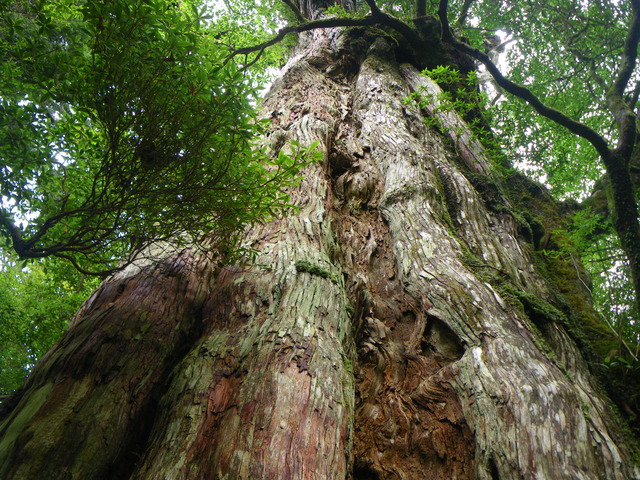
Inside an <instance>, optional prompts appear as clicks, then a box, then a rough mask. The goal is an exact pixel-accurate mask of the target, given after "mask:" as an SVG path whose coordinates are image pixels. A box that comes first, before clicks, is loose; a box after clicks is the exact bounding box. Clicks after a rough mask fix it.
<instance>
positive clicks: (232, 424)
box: [0, 1, 640, 479]
mask: <svg viewBox="0 0 640 480" xmlns="http://www.w3.org/2000/svg"><path fill="white" fill-rule="evenodd" d="M479 4H480V3H478V5H479ZM288 5H289V8H290V10H291V12H290V13H289V14H288V16H289V18H290V20H291V21H293V22H300V23H298V24H293V25H289V26H287V27H284V29H283V30H281V31H280V33H279V34H277V35H276V36H275V37H274V38H275V39H280V38H283V37H285V36H286V35H287V34H288V33H298V34H299V38H298V44H297V47H296V48H295V49H294V50H293V51H292V53H291V56H290V59H289V61H288V62H287V64H286V65H285V66H284V68H283V69H282V73H281V76H280V77H279V78H278V79H277V80H276V81H275V82H274V84H273V86H272V89H271V91H270V93H269V94H268V95H267V96H266V98H265V100H264V102H263V107H262V114H261V115H262V117H263V118H269V119H270V121H271V124H270V128H269V130H268V132H267V133H266V134H265V135H264V136H263V138H262V143H263V144H264V145H265V148H266V151H268V152H270V154H271V155H277V154H278V152H279V151H281V150H282V149H283V148H286V147H285V146H286V145H287V144H288V141H290V140H295V141H296V142H298V143H299V144H300V145H302V146H303V147H304V146H312V145H313V144H314V143H315V142H318V143H319V145H320V147H321V148H322V151H323V152H324V155H325V161H324V162H323V163H321V164H311V165H308V166H307V167H306V168H305V169H304V172H303V179H302V180H301V183H300V185H299V186H297V187H292V188H291V189H290V190H289V193H290V198H291V201H292V203H294V204H295V205H296V206H297V207H298V209H297V210H296V212H295V214H292V215H290V216H288V217H285V218H278V219H274V220H272V221H271V222H266V223H264V224H261V225H256V226H253V227H252V228H249V229H247V231H246V232H245V234H244V236H243V238H242V242H243V246H244V248H246V249H253V250H255V251H256V257H255V261H253V262H245V263H234V262H229V261H225V260H224V259H223V258H221V257H219V256H218V257H216V256H215V255H211V254H209V252H206V251H203V250H197V249H196V250H190V249H185V250H182V251H180V252H177V253H176V254H173V255H167V256H165V258H163V259H162V260H161V261H157V262H153V263H147V264H143V265H131V266H129V267H128V268H126V269H124V270H122V271H120V272H117V273H116V274H114V275H113V276H111V277H110V278H108V279H107V280H105V281H104V282H103V283H102V284H101V286H100V287H99V288H98V289H97V290H96V291H95V292H94V293H93V294H92V296H91V297H90V298H89V299H88V300H87V302H85V304H84V305H83V306H82V308H81V309H80V310H79V311H78V312H77V313H76V315H75V316H74V318H73V321H72V324H71V326H70V328H69V329H68V330H67V332H66V333H65V334H64V336H63V338H62V339H61V340H60V342H59V343H58V344H57V345H56V347H54V349H52V350H51V351H50V352H49V353H47V354H46V355H45V357H44V358H43V359H42V360H41V361H40V362H39V363H38V364H37V365H36V367H35V368H34V370H33V372H32V374H31V375H30V377H29V379H28V380H27V381H26V383H25V385H24V386H23V387H22V388H21V389H20V390H19V391H17V392H16V393H15V394H14V395H13V396H12V398H11V399H9V400H8V401H6V402H5V403H4V404H3V407H4V408H3V412H2V418H3V420H2V423H1V424H0V435H1V437H0V475H3V476H5V477H7V478H30V477H40V478H65V477H69V476H72V477H73V476H75V477H79V478H160V477H162V478H225V477H226V478H318V479H325V478H327V479H328V478H332V479H334V478H356V479H368V478H378V479H381V478H421V477H428V478H447V479H448V478H480V479H495V478H557V477H562V478H594V479H595V478H611V479H627V478H640V472H639V470H638V467H637V466H636V465H635V463H634V460H633V454H632V452H633V446H634V441H633V439H632V438H631V437H630V436H626V435H625V430H624V428H623V425H622V423H621V420H620V419H619V418H618V417H617V416H616V414H615V407H614V406H613V405H612V404H611V403H610V402H609V401H608V400H607V397H606V395H605V393H604V392H603V390H602V388H601V387H600V385H599V383H598V381H597V380H596V378H595V376H594V374H596V373H598V371H600V372H601V373H602V369H603V368H604V367H603V366H602V363H603V362H602V356H603V355H605V354H607V353H608V352H610V351H611V350H615V349H616V348H617V347H618V346H619V345H618V338H617V337H616V336H615V335H614V334H612V333H610V332H609V330H608V328H607V326H606V325H605V324H603V323H602V322H601V321H600V318H599V317H598V315H597V314H596V312H595V311H594V310H593V308H592V306H591V297H590V293H589V291H588V281H587V278H586V275H585V273H584V271H583V270H582V267H581V266H580V263H579V262H578V261H577V258H576V256H575V252H574V250H572V248H575V238H576V235H569V234H568V233H567V231H568V230H569V226H570V225H571V220H572V217H573V216H574V214H575V212H576V211H580V207H578V206H576V205H575V204H561V203H558V202H557V201H556V200H554V199H553V197H551V196H550V195H549V193H548V192H547V191H546V189H545V188H544V187H543V186H541V185H540V184H537V183H535V182H532V181H531V180H529V179H527V178H526V177H525V176H523V175H522V174H519V173H517V172H515V171H513V170H512V169H511V168H510V165H509V163H508V158H505V156H502V155H498V156H495V151H496V148H495V147H496V140H495V138H493V140H492V135H491V131H489V130H488V129H487V122H488V121H489V120H490V119H488V118H487V119H483V118H482V107H483V105H482V104H481V103H480V104H478V102H479V101H480V96H479V95H478V93H477V90H476V87H475V85H473V81H474V80H473V79H474V77H473V76H471V77H469V75H468V74H469V73H470V72H473V70H474V69H475V64H474V62H473V61H472V59H471V58H470V57H469V56H467V55H466V54H465V53H464V52H465V51H467V47H460V46H459V45H458V44H457V43H456V42H455V41H454V40H453V38H454V37H453V35H448V32H447V30H446V28H445V30H444V31H443V30H442V23H444V24H445V27H446V24H447V22H442V21H441V23H438V22H437V21H436V19H435V18H434V17H426V16H423V17H424V18H421V19H418V20H416V21H415V22H413V24H411V25H410V24H409V23H408V21H406V20H407V18H410V17H411V16H412V15H414V12H416V13H418V15H421V14H423V13H428V12H429V8H432V9H433V8H435V7H436V6H435V5H433V6H430V5H428V4H426V3H423V2H417V4H416V5H408V4H404V3H401V2H397V3H395V2H394V3H391V2H388V3H382V2H381V3H380V4H375V3H374V2H373V1H369V2H368V3H367V6H366V7H367V8H366V9H363V10H362V12H361V13H362V14H364V15H365V16H364V17H362V18H359V17H358V11H356V12H355V14H354V13H353V11H349V9H350V8H352V7H353V5H352V4H351V3H347V2H345V3H342V4H340V5H339V7H340V8H337V7H335V6H334V7H332V9H331V10H329V11H328V12H329V13H330V14H331V13H332V12H333V13H332V14H333V16H323V13H327V10H325V9H326V8H327V7H329V6H330V4H329V2H313V1H305V2H298V3H295V4H294V3H292V2H288ZM291 6H293V8H291ZM439 6H440V9H439V14H440V19H441V20H444V16H443V15H444V13H446V11H450V9H451V7H450V8H449V9H446V10H445V9H444V6H446V5H445V4H444V3H441V4H440V5H439ZM361 7H362V6H361ZM472 7H473V3H472V2H465V3H464V4H463V5H461V6H460V12H461V14H460V18H463V17H466V18H467V19H469V21H470V22H471V21H472V20H473V19H474V18H475V17H474V13H473V9H472ZM347 11H349V13H346V12H347ZM336 12H338V13H339V15H338V16H336ZM368 12H371V14H370V15H368ZM263 13H264V12H263ZM432 13H436V12H432ZM257 14H258V15H259V12H258V13H257ZM623 15H628V12H627V13H625V12H623ZM523 18H524V17H523ZM306 19H309V20H306ZM626 20H629V18H626ZM455 25H462V26H463V25H465V21H464V20H461V21H457V22H455ZM340 27H352V28H340ZM443 32H444V34H443ZM625 32H627V31H625ZM219 40H221V41H224V36H221V38H220V39H219ZM274 43H275V41H274V39H268V40H265V42H264V43H262V44H261V45H258V46H254V47H251V46H247V45H242V44H237V45H235V53H236V56H238V55H242V56H244V55H246V56H247V60H248V62H251V61H253V60H255V57H252V56H251V55H252V52H255V53H254V55H255V56H258V55H260V56H261V58H262V57H263V56H264V55H265V53H264V52H265V48H266V47H268V46H270V45H272V44H274ZM461 50H462V52H461ZM625 52H626V50H625ZM468 53H470V54H473V55H476V51H475V50H473V51H469V52H468ZM616 53H620V51H617V52H613V54H616ZM627 53H628V52H627ZM480 58H481V59H483V58H484V57H482V56H481V57H480ZM425 68H429V71H430V72H432V73H431V74H432V75H433V76H434V77H437V76H438V75H439V76H440V78H439V79H440V80H441V81H442V82H443V84H444V83H449V85H444V86H445V87H446V90H443V89H442V88H441V87H439V86H438V85H437V84H436V82H434V81H433V80H432V79H430V78H429V77H428V76H425V75H420V73H419V72H420V71H421V70H423V69H425ZM456 70H457V71H458V73H456ZM447 75H448V78H447V81H446V82H445V81H444V80H443V79H442V77H443V76H447ZM498 78H499V77H498ZM498 83H499V82H498ZM508 85H509V84H508ZM509 88H511V87H509ZM412 98H416V99H417V100H418V101H417V102H415V101H413V100H412ZM463 117H464V118H463ZM589 128H591V127H589ZM479 140H482V141H483V142H484V143H485V144H486V145H487V147H489V148H485V146H483V144H482V143H481V142H480V141H479ZM492 155H493V156H492ZM585 230H587V231H588V232H589V235H595V234H599V233H600V232H599V231H598V229H597V228H585ZM608 233H610V232H608ZM615 400H617V401H618V402H619V404H620V406H621V407H623V408H624V407H627V413H630V414H631V415H633V414H634V412H633V407H634V405H633V404H629V403H628V402H625V401H621V400H626V399H620V398H616V399H615Z"/></svg>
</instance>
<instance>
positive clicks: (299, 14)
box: [282, 0, 307, 23]
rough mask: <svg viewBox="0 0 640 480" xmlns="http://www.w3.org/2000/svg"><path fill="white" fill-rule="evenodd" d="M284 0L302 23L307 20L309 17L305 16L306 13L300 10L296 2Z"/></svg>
mask: <svg viewBox="0 0 640 480" xmlns="http://www.w3.org/2000/svg"><path fill="white" fill-rule="evenodd" d="M282 1H283V2H284V4H285V5H286V6H287V7H289V9H290V10H291V11H292V12H293V14H294V15H295V16H296V18H297V19H298V21H299V22H300V23H304V22H306V21H307V19H306V18H305V17H304V15H302V12H301V11H300V9H299V8H298V6H297V5H296V4H295V3H293V2H292V1H291V0H282Z"/></svg>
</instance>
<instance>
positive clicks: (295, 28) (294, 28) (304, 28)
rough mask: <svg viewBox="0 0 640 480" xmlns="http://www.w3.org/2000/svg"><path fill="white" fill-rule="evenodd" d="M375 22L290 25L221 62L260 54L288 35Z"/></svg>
mask: <svg viewBox="0 0 640 480" xmlns="http://www.w3.org/2000/svg"><path fill="white" fill-rule="evenodd" d="M376 23H377V20H375V19H374V18H373V17H372V16H367V17H365V18H323V19H320V20H313V21H310V22H306V23H303V24H301V25H290V26H286V27H283V28H281V29H280V30H278V33H277V34H276V36H275V37H273V38H272V39H270V40H267V41H266V42H263V43H260V44H258V45H252V46H250V47H244V48H238V49H237V50H234V51H233V52H232V53H231V54H230V55H229V56H228V57H227V58H226V59H225V61H224V62H223V64H224V65H226V64H227V63H228V62H229V60H231V59H232V58H233V57H235V56H236V55H248V54H250V53H254V52H262V51H264V50H265V49H266V48H268V47H271V46H273V45H275V44H276V43H278V42H280V41H281V40H282V39H283V38H284V37H285V36H287V35H288V34H290V33H301V32H308V31H309V30H315V29H316V28H335V27H368V26H372V25H375V24H376Z"/></svg>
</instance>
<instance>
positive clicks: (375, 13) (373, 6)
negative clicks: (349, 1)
mask: <svg viewBox="0 0 640 480" xmlns="http://www.w3.org/2000/svg"><path fill="white" fill-rule="evenodd" d="M364 1H365V2H367V5H369V9H370V10H371V15H373V16H374V17H377V16H379V15H382V11H381V10H380V8H378V5H376V1H375V0H364Z"/></svg>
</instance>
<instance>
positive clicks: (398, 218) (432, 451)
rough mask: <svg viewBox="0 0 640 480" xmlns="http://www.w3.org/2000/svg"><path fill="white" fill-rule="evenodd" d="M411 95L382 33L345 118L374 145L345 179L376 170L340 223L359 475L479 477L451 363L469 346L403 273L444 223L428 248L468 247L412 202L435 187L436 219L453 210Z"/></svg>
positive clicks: (364, 144) (436, 150) (366, 145)
mask: <svg viewBox="0 0 640 480" xmlns="http://www.w3.org/2000/svg"><path fill="white" fill-rule="evenodd" d="M408 94H409V90H408V89H407V87H406V85H405V82H404V80H403V79H402V77H401V76H400V75H399V73H398V68H397V65H396V64H395V61H394V58H393V52H392V50H391V49H390V47H389V46H388V45H387V44H386V43H385V42H384V41H382V40H379V41H377V42H376V43H374V45H373V46H372V48H371V49H370V51H369V55H368V56H367V59H366V60H365V61H364V63H363V65H362V67H361V70H360V73H359V76H358V79H357V82H356V85H355V87H354V96H353V110H352V113H351V115H352V117H351V121H352V123H353V125H354V127H353V128H349V127H348V126H345V127H344V131H345V135H348V134H349V133H350V132H351V131H353V130H355V129H357V130H358V132H359V137H358V138H357V141H356V142H355V143H356V144H357V145H359V146H360V148H356V149H355V150H356V152H357V151H359V150H360V151H363V152H364V155H363V156H362V158H359V159H356V160H355V161H354V165H353V166H352V168H351V171H350V172H349V173H347V174H345V176H346V177H347V178H346V179H345V180H344V183H345V184H346V185H348V186H352V185H353V184H354V183H358V182H357V180H358V178H359V176H362V175H363V174H365V173H366V175H367V176H368V178H370V179H371V181H372V183H373V185H374V188H370V189H368V190H373V193H371V194H370V195H369V198H368V200H367V202H365V203H364V204H362V202H360V198H359V197H356V199H357V200H358V204H359V208H358V209H354V208H353V203H354V198H353V195H352V192H351V190H353V188H351V189H349V188H345V189H343V190H344V192H345V193H344V198H343V199H342V205H343V206H342V212H341V213H342V216H341V217H340V218H341V220H340V222H339V236H340V238H341V240H342V242H341V243H343V244H345V246H346V245H351V248H347V247H345V255H347V256H348V257H347V258H350V262H348V263H349V265H350V279H351V286H352V291H353V296H354V297H356V298H357V299H358V301H357V302H355V303H356V312H355V313H356V316H357V317H358V318H359V319H360V322H361V328H360V331H359V334H358V337H357V345H358V370H357V377H358V378H359V385H358V395H357V401H356V424H355V444H354V447H355V448H354V455H355V465H354V477H355V478H356V479H365V478H381V479H382V478H389V479H410V478H423V477H427V478H434V479H436V478H442V479H444V478H459V479H464V478H469V479H470V478H474V477H475V471H476V463H475V460H474V454H475V451H474V450H475V448H474V440H473V434H472V432H471V430H470V428H469V426H468V425H467V422H466V421H465V419H464V417H463V414H462V405H461V404H460V401H459V400H458V395H457V393H456V392H455V391H454V389H453V388H452V386H451V385H450V380H451V377H452V375H451V371H450V370H446V369H445V368H444V367H445V366H446V365H448V364H450V363H451V362H453V361H455V360H457V359H458V358H459V357H460V356H461V355H462V353H463V352H464V346H463V345H462V344H461V342H460V341H459V340H458V339H457V335H456V334H454V333H453V332H452V331H451V330H450V328H449V327H448V326H447V325H446V324H445V322H443V321H441V320H439V319H438V318H436V316H435V315H434V312H433V305H432V304H431V302H430V299H429V298H428V296H427V295H425V294H424V291H423V287H422V286H421V284H420V283H419V282H416V281H415V280H414V279H408V278H407V277H406V275H405V276H399V275H398V273H399V272H402V271H403V270H405V269H407V270H418V271H419V270H420V268H421V265H420V262H421V261H424V260H426V258H425V259H423V260H420V258H421V256H422V255H423V254H422V253H421V252H419V251H417V250H416V248H417V247H418V248H419V247H420V246H421V245H422V242H423V241H424V240H423V239H424V238H425V237H428V236H430V235H434V232H433V231H434V230H437V231H438V232H440V233H439V236H440V238H441V239H442V242H441V245H435V244H434V245H432V247H433V248H432V252H431V253H430V254H429V255H437V252H436V250H439V249H441V253H442V254H445V253H448V252H450V251H458V250H459V248H460V245H459V243H458V241H457V240H456V239H454V238H449V237H448V236H447V228H448V227H447V226H444V225H443V224H442V223H437V222H433V221H429V219H426V218H424V217H421V216H420V215H417V214H416V212H415V210H416V209H415V208H414V207H411V204H412V203H413V202H415V201H419V200H420V199H422V198H424V197H425V196H430V197H432V198H433V199H434V200H435V201H434V202H433V207H434V208H435V209H438V212H439V213H438V218H440V217H444V216H445V215H446V211H445V208H444V204H443V203H442V202H440V200H439V197H440V194H441V187H440V185H439V183H438V182H437V181H436V179H437V172H436V171H435V169H434V168H433V161H434V158H435V157H437V156H440V155H444V154H445V150H444V148H443V147H442V145H440V144H439V142H438V141H437V140H436V139H434V138H432V137H431V136H430V135H429V134H428V132H427V131H426V129H425V127H424V125H423V124H422V122H421V120H419V113H417V112H415V111H408V110H406V109H405V107H404V106H403V102H402V100H403V98H404V97H406V96H408ZM338 139H340V137H338ZM352 141H353V140H352ZM426 144H430V145H431V147H432V148H425V145H426ZM428 157H434V158H428ZM430 160H431V161H430ZM389 171H395V172H396V174H395V176H393V175H390V174H389ZM390 179H391V180H392V181H395V180H398V184H397V185H393V184H390V182H389V180H390ZM416 199H418V200H416ZM396 208H397V210H395V211H394V212H393V215H394V216H395V218H394V219H390V218H388V216H389V213H390V212H389V209H396ZM389 227H391V228H394V227H395V228H400V229H402V230H403V232H405V234H406V236H407V242H406V244H403V245H401V246H399V245H398V244H397V242H398V240H397V239H396V238H394V235H393V232H392V231H390V229H389ZM345 263H347V262H345ZM423 282H424V281H423Z"/></svg>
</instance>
